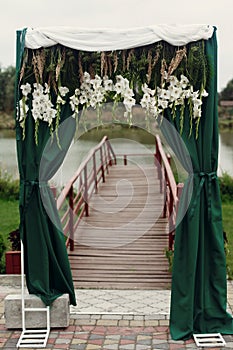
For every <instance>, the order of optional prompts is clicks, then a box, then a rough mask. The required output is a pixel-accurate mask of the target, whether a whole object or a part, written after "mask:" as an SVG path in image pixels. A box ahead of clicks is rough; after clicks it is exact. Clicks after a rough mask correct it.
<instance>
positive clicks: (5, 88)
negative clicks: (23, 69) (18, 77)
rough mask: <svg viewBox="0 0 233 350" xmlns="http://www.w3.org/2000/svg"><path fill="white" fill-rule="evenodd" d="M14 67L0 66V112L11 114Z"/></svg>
mask: <svg viewBox="0 0 233 350" xmlns="http://www.w3.org/2000/svg"><path fill="white" fill-rule="evenodd" d="M14 89H15V67H13V66H9V67H7V68H5V69H2V68H1V67H0V113H6V114H11V113H12V112H13V110H14Z"/></svg>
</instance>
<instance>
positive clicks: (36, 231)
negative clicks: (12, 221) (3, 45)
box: [16, 30, 76, 305]
mask: <svg viewBox="0 0 233 350" xmlns="http://www.w3.org/2000/svg"><path fill="white" fill-rule="evenodd" d="M25 33H26V31H25V30H23V31H21V32H18V33H17V39H18V40H17V62H16V63H17V65H16V74H17V75H16V109H17V103H18V93H19V92H18V84H19V71H20V62H21V58H22V53H23V48H24V38H25ZM71 114H72V113H71V110H70V108H69V105H68V104H67V105H64V106H63V108H62V110H61V119H60V122H61V123H62V122H64V123H66V124H65V130H66V131H69V132H64V127H63V128H62V127H61V128H59V132H58V133H59V143H60V144H58V142H57V138H56V136H55V135H54V137H53V138H51V137H50V132H49V128H48V125H47V123H43V122H42V123H40V125H39V132H38V145H36V144H35V137H34V128H35V125H34V120H33V118H32V116H31V115H29V116H28V117H27V118H26V126H25V127H26V137H25V139H23V137H22V130H21V127H20V125H19V123H18V122H17V120H16V140H17V141H16V142H17V155H18V168H19V174H20V199H19V209H20V234H21V238H22V240H23V243H24V252H25V258H24V266H25V274H26V281H27V287H28V290H29V293H31V294H36V295H38V296H39V297H40V298H41V299H42V300H43V302H44V303H45V304H46V305H50V304H51V303H52V302H53V301H54V300H55V299H56V298H57V297H59V296H60V295H62V294H64V293H68V294H69V296H70V303H71V304H73V305H76V300H75V293H74V287H73V281H72V276H71V270H70V265H69V260H68V255H67V251H66V246H65V240H64V235H63V233H62V230H61V225H60V223H59V216H58V214H57V211H56V205H55V202H54V198H53V195H52V193H51V190H50V188H49V186H48V180H49V179H50V178H51V177H52V176H53V175H54V174H55V173H56V171H57V170H58V168H59V167H60V165H61V163H62V161H63V159H64V157H65V155H66V152H67V150H68V148H69V146H70V143H71V141H72V139H73V135H74V132H75V120H74V119H73V118H69V121H68V120H67V121H66V119H67V118H68V117H69V116H70V115H71ZM61 125H62V124H61ZM41 164H42V166H41ZM46 206H47V207H46ZM54 218H56V220H54Z"/></svg>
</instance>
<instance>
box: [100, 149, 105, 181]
mask: <svg viewBox="0 0 233 350" xmlns="http://www.w3.org/2000/svg"><path fill="white" fill-rule="evenodd" d="M100 162H101V171H102V180H103V182H105V174H104V160H103V149H102V147H101V148H100Z"/></svg>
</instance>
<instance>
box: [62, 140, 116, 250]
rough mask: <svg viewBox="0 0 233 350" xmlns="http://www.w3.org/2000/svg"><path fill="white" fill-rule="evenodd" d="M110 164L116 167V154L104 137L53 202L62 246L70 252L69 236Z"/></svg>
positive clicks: (72, 245)
mask: <svg viewBox="0 0 233 350" xmlns="http://www.w3.org/2000/svg"><path fill="white" fill-rule="evenodd" d="M113 163H114V164H116V155H115V153H114V151H113V149H112V146H111V144H110V142H109V140H108V138H107V136H105V137H103V139H102V141H101V142H100V143H99V144H98V145H97V146H96V147H94V148H93V149H92V150H91V152H90V153H89V154H88V156H87V158H86V159H85V160H84V161H83V162H82V163H81V164H80V166H79V168H78V170H77V172H76V173H75V175H74V176H73V177H72V178H71V179H70V181H69V182H68V183H67V184H66V186H65V187H64V189H63V190H62V192H61V194H60V195H59V197H58V199H57V209H58V210H59V212H60V213H62V214H61V215H62V217H61V223H62V227H63V232H64V234H65V236H66V237H67V241H66V245H67V247H68V246H70V250H74V237H73V235H74V232H75V230H76V229H77V227H78V225H79V222H80V220H81V218H82V217H83V215H84V214H85V215H86V216H89V205H88V203H89V200H90V198H91V196H92V194H93V192H95V193H97V191H98V185H99V183H100V182H105V176H106V173H108V171H109V166H111V165H112V164H113ZM67 199H68V201H67Z"/></svg>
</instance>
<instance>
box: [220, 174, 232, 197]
mask: <svg viewBox="0 0 233 350" xmlns="http://www.w3.org/2000/svg"><path fill="white" fill-rule="evenodd" d="M219 185H220V191H221V199H222V202H223V203H229V202H232V201H233V177H231V176H230V175H229V174H228V173H226V172H224V173H223V174H222V176H220V177H219Z"/></svg>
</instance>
